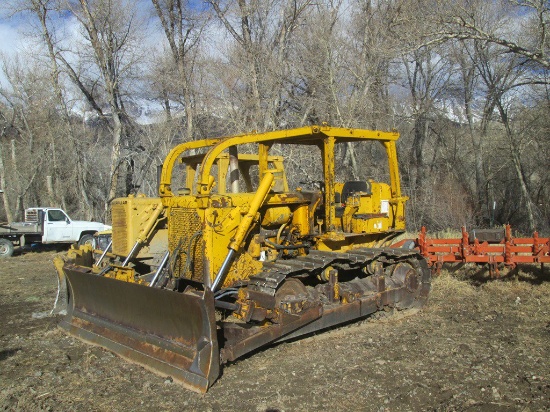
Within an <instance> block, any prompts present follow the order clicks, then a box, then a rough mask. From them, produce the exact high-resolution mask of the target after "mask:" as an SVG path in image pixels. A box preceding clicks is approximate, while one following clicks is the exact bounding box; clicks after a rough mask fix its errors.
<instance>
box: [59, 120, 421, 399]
mask: <svg viewBox="0 0 550 412" xmlns="http://www.w3.org/2000/svg"><path fill="white" fill-rule="evenodd" d="M398 137H399V135H398V133H396V132H382V131H372V130H360V129H345V128H334V127H329V126H325V125H323V126H311V127H303V128H298V129H290V130H282V131H275V132H268V133H260V134H256V133H254V134H247V135H241V136H233V137H227V138H220V139H205V140H198V141H192V142H187V143H183V144H180V145H178V146H176V147H175V148H174V149H173V150H172V151H171V152H170V153H169V154H168V156H167V158H166V160H165V162H164V164H163V168H162V172H161V174H160V183H159V197H158V198H148V197H145V196H143V195H138V196H129V197H126V198H121V199H116V200H115V201H113V203H112V218H113V229H112V242H111V243H110V244H109V245H108V247H105V248H104V249H105V250H103V251H98V250H95V251H94V250H92V248H91V247H89V246H84V247H78V248H77V247H74V248H73V249H72V250H70V251H69V253H68V254H67V255H66V256H65V257H64V258H62V259H61V258H59V259H58V260H57V261H56V262H55V263H56V267H57V268H58V273H59V277H60V280H61V282H62V283H64V282H66V284H67V296H68V297H67V316H66V317H65V318H64V319H63V321H62V322H61V326H62V327H64V328H65V329H67V330H68V331H69V332H70V333H71V334H72V335H74V336H77V337H79V338H81V339H84V340H85V341H88V342H91V343H94V344H98V345H101V346H103V347H106V348H108V349H110V350H112V351H114V352H115V353H117V354H119V355H120V356H122V357H125V358H127V359H130V360H132V361H135V362H137V363H139V364H141V365H143V366H145V367H147V368H149V369H151V370H153V371H155V372H157V373H160V374H164V375H170V376H172V377H173V378H174V379H176V380H178V381H180V382H182V383H183V384H184V385H185V386H186V387H187V388H189V389H192V390H195V391H199V392H205V391H206V390H207V389H208V387H209V386H210V385H212V384H213V382H214V381H215V380H216V379H217V377H218V375H219V372H220V365H222V364H224V363H226V362H228V361H233V360H235V359H237V358H238V357H240V356H243V355H244V354H246V353H249V352H250V351H252V350H255V349H257V348H259V347H261V346H263V345H266V344H269V343H272V342H278V341H282V340H285V339H291V338H295V337H297V336H300V335H303V334H307V333H311V332H315V331H318V330H322V329H326V328H328V327H331V326H334V325H337V324H341V323H344V322H348V321H351V320H354V319H358V318H362V317H365V316H368V315H370V314H372V313H374V312H376V311H378V310H381V309H383V308H384V307H387V306H391V307H396V308H398V309H405V308H410V307H420V306H422V305H423V304H424V302H425V301H426V299H427V296H428V293H429V290H430V271H429V270H428V269H427V265H426V262H425V260H424V259H423V258H422V256H420V255H419V254H418V252H417V251H415V250H410V249H400V248H391V247H390V244H391V242H392V239H394V238H395V237H396V236H397V235H399V234H400V233H402V232H403V231H404V229H405V202H406V201H407V197H405V196H403V195H402V194H401V187H400V181H399V173H398V164H397V154H396V147H395V143H396V141H397V139H398ZM350 142H352V143H353V142H362V143H365V142H379V143H381V144H382V145H383V147H384V148H385V153H386V157H387V159H388V172H389V182H388V183H381V182H374V181H365V182H357V181H355V182H338V181H336V179H335V167H336V166H335V147H336V145H338V144H343V143H344V144H345V143H350ZM277 145H303V146H306V147H311V148H312V150H317V149H315V148H318V149H319V153H320V163H321V164H322V173H323V181H322V182H321V184H320V185H319V188H318V189H316V190H305V189H303V188H297V189H296V190H293V191H291V190H289V185H288V182H287V179H286V172H285V169H284V164H283V163H284V159H283V157H282V156H275V155H272V154H271V153H270V151H273V148H274V147H275V146H277ZM178 161H179V162H181V164H182V165H181V166H180V167H179V168H177V167H176V163H177V162H178ZM176 172H177V173H176ZM174 175H176V178H175V179H174ZM178 178H179V180H180V183H181V184H182V185H183V188H181V189H177V190H175V189H173V186H174V185H175V184H176V183H174V182H173V180H178ZM241 188H242V189H243V190H241Z"/></svg>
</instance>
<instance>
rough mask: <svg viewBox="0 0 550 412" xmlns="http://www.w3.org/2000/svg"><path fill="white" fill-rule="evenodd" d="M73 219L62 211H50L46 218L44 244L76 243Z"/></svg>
mask: <svg viewBox="0 0 550 412" xmlns="http://www.w3.org/2000/svg"><path fill="white" fill-rule="evenodd" d="M73 237H74V236H73V235H72V228H71V219H69V217H68V216H67V215H66V214H65V212H64V211H62V210H61V209H48V210H47V211H46V213H45V217H44V235H43V236H42V243H53V242H74V241H76V239H73Z"/></svg>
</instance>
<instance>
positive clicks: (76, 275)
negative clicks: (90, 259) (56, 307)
mask: <svg viewBox="0 0 550 412" xmlns="http://www.w3.org/2000/svg"><path fill="white" fill-rule="evenodd" d="M63 271H64V273H65V276H66V278H67V285H68V286H67V287H68V295H69V297H68V304H67V315H66V317H65V318H64V319H63V320H62V321H61V322H60V326H61V327H62V328H64V329H66V330H67V331H68V332H69V333H70V334H71V335H73V336H76V337H78V338H80V339H82V340H84V341H86V342H89V343H92V344H95V345H99V346H102V347H104V348H106V349H108V350H110V351H112V352H114V353H116V354H118V355H119V356H121V357H123V358H125V359H128V360H130V361H133V362H135V363H137V364H139V365H142V366H143V367H145V368H147V369H149V370H151V371H153V372H156V373H158V374H160V375H162V376H171V377H172V378H173V379H174V380H177V381H179V382H181V383H182V384H183V385H184V386H185V387H187V388H188V389H191V390H194V391H196V392H202V393H204V392H206V391H207V389H208V387H209V386H210V385H212V383H213V382H214V381H215V380H216V378H217V377H218V375H219V369H220V364H219V362H220V361H219V359H220V357H219V348H218V340H217V332H216V323H215V322H216V319H215V309H214V296H213V294H212V292H210V291H209V290H208V289H207V290H205V291H204V292H198V291H194V292H184V293H178V292H174V291H170V290H164V289H157V288H152V287H147V286H144V285H138V284H135V283H129V282H124V281H121V280H116V279H111V278H107V277H103V276H98V275H96V274H93V273H91V270H90V269H89V268H86V267H83V266H78V265H74V264H71V263H67V264H65V266H64V268H63Z"/></svg>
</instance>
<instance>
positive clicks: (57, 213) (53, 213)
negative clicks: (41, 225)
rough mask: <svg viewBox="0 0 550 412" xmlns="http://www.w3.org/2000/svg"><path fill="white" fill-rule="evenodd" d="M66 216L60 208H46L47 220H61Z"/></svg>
mask: <svg viewBox="0 0 550 412" xmlns="http://www.w3.org/2000/svg"><path fill="white" fill-rule="evenodd" d="M66 218H67V216H66V215H65V213H63V212H62V211H61V210H48V221H50V222H62V221H64V220H65V219H66Z"/></svg>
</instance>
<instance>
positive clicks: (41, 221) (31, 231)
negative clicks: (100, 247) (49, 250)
mask: <svg viewBox="0 0 550 412" xmlns="http://www.w3.org/2000/svg"><path fill="white" fill-rule="evenodd" d="M108 229H111V226H108V225H105V224H103V223H99V222H86V221H80V220H72V219H71V218H70V217H69V216H68V215H67V213H65V211H63V210H61V209H58V208H53V207H32V208H29V209H26V210H25V221H24V222H14V223H9V224H8V223H0V258H3V257H9V256H11V255H13V249H14V245H18V246H21V247H22V246H25V245H26V244H31V243H50V244H51V243H75V242H78V244H80V245H83V244H86V243H89V244H92V243H93V234H94V233H96V232H100V231H103V230H108Z"/></svg>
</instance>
